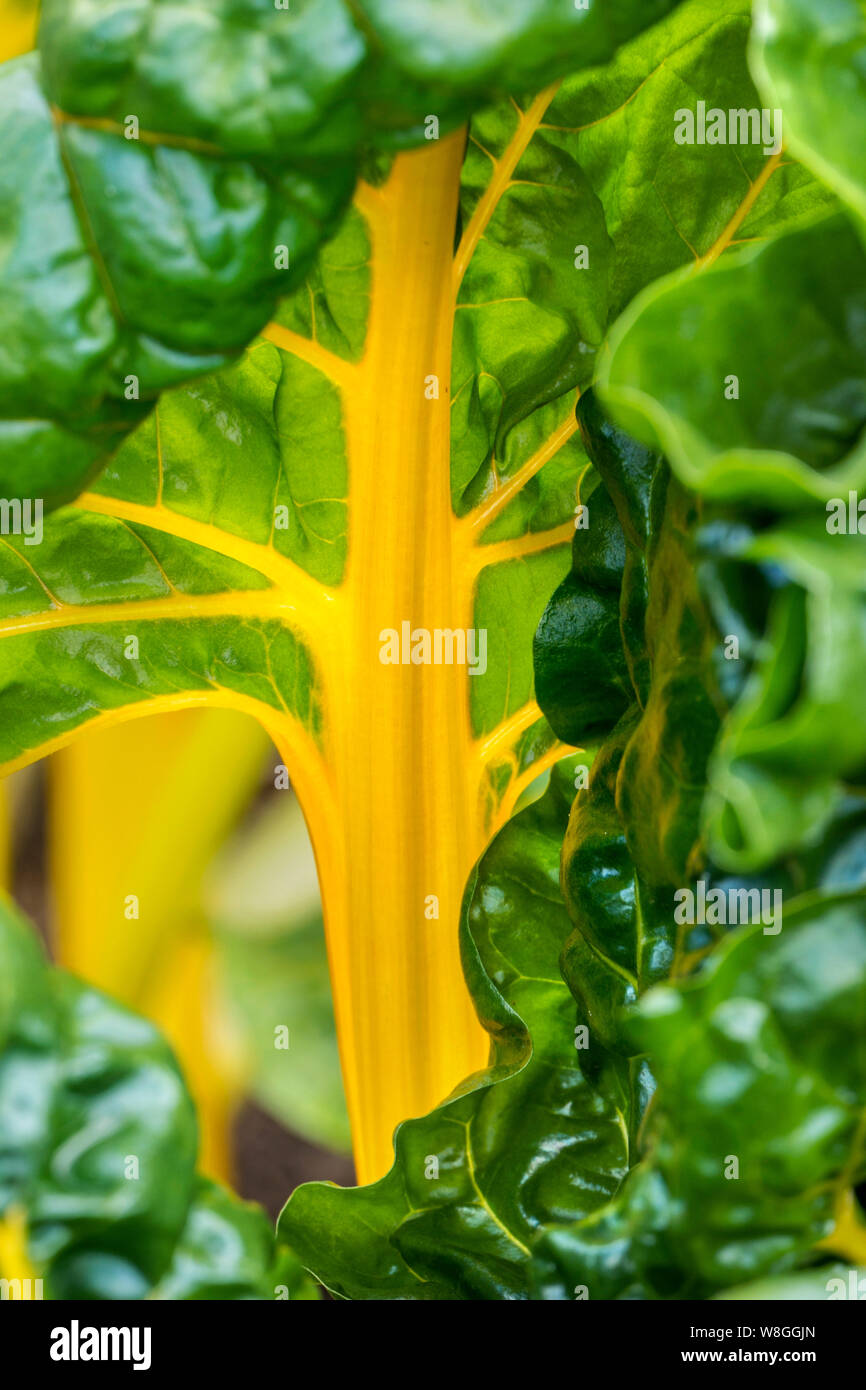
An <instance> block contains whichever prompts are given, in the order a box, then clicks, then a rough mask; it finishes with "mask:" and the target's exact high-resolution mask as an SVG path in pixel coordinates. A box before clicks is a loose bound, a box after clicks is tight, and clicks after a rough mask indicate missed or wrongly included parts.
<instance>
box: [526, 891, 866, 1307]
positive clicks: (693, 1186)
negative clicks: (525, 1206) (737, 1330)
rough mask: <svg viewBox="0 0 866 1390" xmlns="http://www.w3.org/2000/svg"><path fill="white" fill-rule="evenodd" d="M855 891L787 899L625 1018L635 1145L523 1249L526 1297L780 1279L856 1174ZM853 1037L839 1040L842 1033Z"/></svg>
mask: <svg viewBox="0 0 866 1390" xmlns="http://www.w3.org/2000/svg"><path fill="white" fill-rule="evenodd" d="M864 1003H866V900H864V897H863V895H862V894H861V895H858V896H854V897H845V896H840V897H838V898H836V899H830V900H828V901H826V902H823V903H821V904H818V905H815V904H810V903H808V902H807V901H805V900H804V901H802V903H801V904H797V903H796V902H795V903H793V904H791V906H790V907H789V908H788V909H786V913H785V927H784V931H783V932H781V934H778V935H771V936H767V935H765V934H764V929H763V928H762V927H761V926H760V925H758V926H755V927H749V928H746V929H744V930H743V931H740V932H738V933H737V934H736V935H735V936H733V937H731V938H729V940H728V941H727V942H726V943H724V944H723V945H722V946H721V947H720V948H719V949H718V950H717V951H716V952H715V953H714V956H713V959H712V964H711V966H709V967H708V968H705V970H704V971H703V972H702V974H701V975H700V976H699V977H698V978H697V979H695V980H692V981H689V982H688V983H686V984H682V985H678V986H673V985H665V986H659V987H658V988H657V989H655V990H653V991H651V992H650V993H649V994H648V995H647V996H646V998H645V999H644V1001H643V1003H642V1004H641V1005H640V1006H639V1008H638V1009H637V1011H636V1013H634V1014H633V1016H632V1019H631V1022H630V1027H631V1029H632V1030H633V1033H634V1036H635V1041H636V1045H637V1046H638V1047H640V1048H642V1049H645V1050H646V1051H648V1052H650V1053H651V1054H652V1058H653V1065H654V1068H655V1070H656V1073H657V1077H658V1091H657V1093H656V1096H655V1098H654V1101H653V1104H652V1107H651V1110H650V1113H649V1117H648V1122H647V1126H646V1131H645V1140H644V1143H645V1157H644V1158H643V1160H642V1162H641V1163H639V1164H638V1165H637V1166H636V1167H635V1168H634V1169H633V1170H632V1172H631V1173H630V1174H629V1177H628V1178H627V1179H626V1182H625V1183H624V1184H623V1187H622V1190H621V1192H620V1193H619V1194H618V1195H617V1197H616V1198H615V1199H614V1201H613V1202H612V1203H611V1204H610V1205H609V1206H608V1207H606V1208H603V1209H602V1210H601V1211H599V1212H597V1213H596V1214H594V1215H593V1216H591V1217H589V1218H587V1219H586V1220H585V1221H583V1222H580V1223H577V1224H575V1225H574V1226H572V1227H571V1228H570V1229H569V1228H564V1227H563V1228H559V1229H557V1230H550V1231H549V1232H547V1233H545V1235H544V1236H543V1237H542V1238H541V1239H540V1240H539V1242H538V1245H537V1265H536V1269H535V1277H536V1280H537V1284H536V1288H537V1293H538V1296H539V1297H541V1298H547V1299H561V1298H573V1297H574V1296H575V1292H574V1291H575V1288H576V1287H577V1286H580V1287H581V1288H582V1289H583V1290H584V1292H583V1293H582V1294H581V1295H580V1296H583V1297H587V1296H588V1297H590V1298H593V1299H596V1298H705V1297H707V1296H708V1295H710V1294H711V1293H713V1292H714V1291H717V1290H719V1289H723V1288H726V1287H729V1286H731V1285H736V1284H740V1283H742V1282H743V1281H746V1280H751V1279H761V1278H763V1277H766V1276H769V1275H777V1274H782V1273H784V1272H785V1271H787V1270H791V1269H792V1268H794V1267H795V1265H796V1264H797V1262H798V1261H802V1260H803V1259H804V1258H808V1256H809V1252H810V1250H812V1248H813V1247H814V1245H815V1244H816V1242H817V1241H819V1240H820V1239H821V1238H822V1237H823V1236H826V1235H827V1234H828V1232H829V1231H830V1230H831V1228H832V1226H833V1224H834V1214H835V1210H836V1204H837V1201H838V1197H839V1189H840V1186H844V1184H845V1183H846V1182H852V1181H853V1182H857V1181H858V1180H860V1179H862V1177H863V1175H864V1173H866V1144H864V1128H863V1123H862V1115H863V1107H864V1104H866V1051H864V1048H863V1045H862V1026H861V1023H860V1021H859V1020H862V1016H863V1008H864ZM855 1039H856V1042H855V1044H854V1045H853V1046H852V1040H855Z"/></svg>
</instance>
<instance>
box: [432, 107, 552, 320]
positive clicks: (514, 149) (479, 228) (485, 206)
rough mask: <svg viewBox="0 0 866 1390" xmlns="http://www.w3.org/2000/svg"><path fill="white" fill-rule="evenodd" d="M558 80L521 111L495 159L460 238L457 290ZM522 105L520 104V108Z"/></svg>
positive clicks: (455, 278)
mask: <svg viewBox="0 0 866 1390" xmlns="http://www.w3.org/2000/svg"><path fill="white" fill-rule="evenodd" d="M559 85H560V84H559V83H558V82H555V83H553V85H552V86H550V87H547V88H545V90H544V91H543V92H539V94H538V96H537V97H536V98H535V100H534V101H533V102H532V104H531V106H530V107H529V108H528V110H527V111H526V112H521V113H520V119H519V120H518V123H517V130H516V131H515V133H514V135H513V136H512V138H511V141H510V142H509V144H508V146H507V148H506V149H505V151H504V153H503V154H502V155H501V157H500V158H499V159H497V160H495V161H494V166H493V175H492V177H491V179H490V182H489V184H488V185H487V187H486V189H485V190H484V193H483V194H482V196H481V198H480V199H479V202H478V206H477V207H476V209H475V211H474V212H473V214H472V216H471V218H470V219H469V222H468V224H467V226H466V230H465V231H464V233H463V236H462V237H461V238H460V245H459V246H458V248H457V254H456V256H455V257H454V294H455V297H456V295H457V291H458V290H459V288H460V285H461V282H462V280H463V276H464V275H465V274H466V267H467V266H468V265H469V262H470V261H471V260H472V257H473V255H474V254H475V248H476V247H477V245H478V243H479V241H480V240H481V238H482V237H483V235H484V233H485V231H486V229H487V227H488V225H489V223H490V219H491V218H492V216H493V214H494V212H495V211H496V208H497V206H498V204H499V200H500V198H501V197H502V195H503V193H504V192H505V191H506V189H507V188H508V185H509V184H510V182H511V176H512V174H513V173H514V171H515V169H516V168H517V166H518V164H519V163H520V160H521V159H522V158H523V155H524V153H525V152H526V148H527V146H528V144H529V142H530V140H531V139H532V137H533V135H534V134H535V132H536V131H537V129H538V127H539V125H540V123H541V119H542V117H543V116H544V113H545V111H546V110H547V109H548V107H549V106H550V103H551V102H552V101H553V98H554V97H555V95H556V93H557V91H558V90H559ZM518 109H519V108H518Z"/></svg>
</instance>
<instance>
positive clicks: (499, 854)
mask: <svg viewBox="0 0 866 1390" xmlns="http://www.w3.org/2000/svg"><path fill="white" fill-rule="evenodd" d="M571 772H572V764H571V761H570V760H569V761H566V762H563V763H561V764H559V765H558V766H557V767H556V769H555V770H554V773H553V775H552V778H551V788H550V790H549V791H548V792H547V793H546V795H545V796H544V797H543V798H542V800H540V801H538V802H536V803H534V805H532V806H531V807H530V808H529V809H528V810H525V811H523V812H521V813H520V814H519V815H517V816H516V817H515V818H514V819H513V820H512V821H511V822H510V824H509V825H508V826H506V827H505V829H503V830H501V831H500V833H499V835H498V836H497V838H496V839H495V840H494V842H493V844H492V845H491V846H490V848H489V849H488V851H487V853H486V854H485V855H484V856H483V858H482V860H481V862H480V863H479V865H478V867H477V869H476V871H475V873H474V874H473V876H472V878H471V880H470V883H469V887H468V889H467V893H466V899H465V903H464V909H463V917H462V922H461V934H462V951H463V959H464V964H465V969H466V973H467V979H468V981H469V984H470V987H471V989H472V992H473V996H474V998H475V1002H476V1007H477V1008H478V1011H479V1017H480V1018H481V1020H482V1022H483V1023H484V1026H485V1028H486V1029H487V1031H488V1033H489V1034H490V1036H491V1039H492V1051H491V1060H490V1066H489V1068H488V1070H487V1071H484V1072H481V1073H479V1074H478V1075H476V1076H474V1077H470V1078H469V1079H468V1081H466V1082H465V1083H464V1084H463V1086H461V1087H460V1088H459V1089H458V1090H457V1091H456V1092H455V1093H454V1095H453V1096H452V1097H450V1098H449V1099H448V1100H446V1101H445V1102H444V1103H443V1104H442V1105H441V1106H440V1107H439V1108H438V1109H436V1110H434V1111H433V1112H432V1113H431V1114H429V1115H427V1116H426V1117H425V1118H424V1119H420V1120H408V1121H407V1122H406V1123H405V1124H403V1125H401V1126H400V1128H399V1130H398V1131H397V1136H396V1148H397V1160H396V1163H395V1165H394V1167H393V1168H392V1169H391V1171H390V1173H389V1174H388V1175H387V1177H385V1178H383V1179H382V1180H381V1181H380V1182H378V1183H375V1184H373V1185H372V1186H370V1187H365V1188H356V1189H350V1190H342V1189H340V1188H335V1187H331V1186H328V1185H325V1184H308V1185H306V1186H303V1187H300V1188H298V1189H297V1190H296V1191H295V1193H294V1194H293V1196H292V1197H291V1198H290V1200H289V1202H288V1204H287V1206H286V1208H285V1210H284V1212H283V1214H282V1216H281V1218H280V1231H281V1233H282V1234H283V1235H284V1236H285V1238H286V1239H287V1240H288V1241H289V1243H290V1244H291V1245H292V1247H293V1248H294V1249H295V1251H296V1252H297V1254H298V1255H299V1257H300V1258H301V1260H302V1261H303V1263H304V1264H305V1265H307V1267H308V1268H310V1269H312V1270H314V1271H315V1273H316V1276H317V1278H319V1279H320V1280H321V1281H322V1282H323V1283H324V1284H326V1286H327V1287H328V1288H330V1289H331V1290H332V1291H333V1292H335V1293H337V1294H339V1295H340V1296H341V1297H344V1298H362V1299H363V1298H376V1299H382V1298H387V1299H403V1298H410V1299H449V1298H461V1299H464V1298H465V1299H500V1298H504V1299H512V1298H525V1297H526V1296H527V1275H528V1265H529V1242H530V1241H531V1240H532V1237H533V1233H534V1231H535V1230H536V1228H537V1227H538V1225H539V1223H543V1222H545V1221H548V1220H551V1219H553V1220H563V1219H565V1216H566V1213H567V1212H569V1211H585V1212H588V1211H591V1210H593V1209H594V1208H595V1207H596V1206H597V1205H598V1204H599V1203H600V1202H602V1201H603V1200H604V1198H605V1195H606V1194H610V1193H611V1192H612V1191H613V1190H614V1189H615V1188H616V1186H617V1184H618V1182H619V1179H620V1178H621V1176H622V1174H623V1172H624V1169H625V1165H626V1163H627V1144H626V1141H625V1139H624V1135H623V1132H622V1128H621V1121H620V1117H619V1116H618V1115H617V1113H616V1111H615V1110H614V1109H613V1108H612V1106H610V1105H609V1104H608V1103H606V1102H605V1101H604V1100H603V1099H602V1098H601V1097H600V1096H597V1095H595V1094H594V1093H593V1091H592V1089H591V1088H590V1086H589V1085H588V1083H587V1082H586V1081H585V1080H584V1078H583V1076H582V1074H581V1071H580V1068H579V1065H578V1056H579V1054H578V1053H577V1052H576V1051H575V1047H576V1042H575V1033H576V1026H575V1025H576V1022H577V1020H578V1015H577V1014H576V1011H575V1007H574V1002H573V1000H572V998H571V996H570V994H569V992H568V990H567V989H566V987H565V986H564V984H563V983H562V980H561V979H560V977H559V971H558V967H557V957H558V954H559V951H560V948H561V945H562V941H563V936H564V934H565V932H566V931H567V930H568V926H569V923H568V917H567V915H566V913H565V910H564V908H563V905H562V900H561V898H560V895H559V890H558V872H559V845H560V841H561V838H562V831H563V828H564V823H565V818H566V815H567V810H568V800H569V793H570V786H571Z"/></svg>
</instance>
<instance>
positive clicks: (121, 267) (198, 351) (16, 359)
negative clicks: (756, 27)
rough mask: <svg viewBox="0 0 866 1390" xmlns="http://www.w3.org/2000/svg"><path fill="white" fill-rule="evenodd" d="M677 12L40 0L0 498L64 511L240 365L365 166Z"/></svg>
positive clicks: (490, 0) (2, 307) (12, 137)
mask: <svg viewBox="0 0 866 1390" xmlns="http://www.w3.org/2000/svg"><path fill="white" fill-rule="evenodd" d="M673 3H674V0H652V2H651V3H649V4H648V3H646V0H644V3H642V4H641V3H638V0H617V3H616V4H608V5H605V6H595V5H593V6H592V7H590V8H589V9H587V10H580V9H575V8H573V7H571V6H567V5H563V4H562V3H560V0H534V3H532V4H530V5H527V4H525V3H520V4H516V3H510V4H508V5H507V6H505V7H503V6H502V5H501V4H500V3H498V0H484V3H483V4H481V5H477V6H475V7H474V10H473V14H472V21H473V22H472V23H471V24H470V23H467V14H466V10H465V7H464V6H462V5H461V6H459V7H458V6H453V5H449V6H448V7H447V12H443V9H442V6H441V5H439V6H438V7H437V8H436V12H435V14H433V13H432V12H431V10H430V8H429V6H427V5H419V4H412V5H409V6H407V5H406V4H405V0H401V2H400V3H394V0H373V2H371V3H369V4H364V5H361V4H356V3H352V4H349V3H348V0H293V3H292V5H291V6H290V7H288V6H287V7H285V8H283V7H275V6H274V5H273V4H272V3H271V0H218V2H217V3H212V4H210V5H207V6H203V5H201V4H200V3H199V2H198V0H179V3H176V4H173V5H164V4H159V3H158V2H157V0H135V2H134V3H133V0H128V3H123V4H121V5H118V4H117V0H44V2H43V4H42V10H41V23H40V30H39V52H38V53H37V54H28V55H26V56H25V57H22V58H19V59H15V60H12V61H10V62H8V63H6V64H4V65H3V68H2V71H0V129H2V131H3V132H4V135H3V143H4V149H5V151H6V153H5V157H4V161H3V171H2V174H0V195H2V203H3V207H4V214H3V229H4V234H3V245H4V255H3V262H2V267H0V327H2V333H0V339H2V342H3V344H4V347H3V348H0V493H2V494H3V495H4V496H7V497H9V496H13V497H19V498H20V497H24V496H26V497H30V498H35V497H39V498H40V499H42V500H43V501H44V502H45V503H46V504H47V505H48V506H56V505H58V504H60V503H62V502H64V501H68V500H70V499H71V498H72V497H74V496H75V495H76V494H77V493H79V492H80V491H81V490H82V488H83V487H84V486H85V485H86V483H87V482H88V481H89V480H90V479H91V478H92V477H93V476H94V475H95V474H96V473H97V472H98V471H99V469H100V468H101V467H102V466H103V465H104V464H105V462H106V461H107V459H108V458H109V457H110V456H111V455H112V453H113V452H114V451H115V450H116V448H117V447H118V445H119V444H120V442H121V440H122V438H123V437H124V435H125V434H127V433H128V432H129V431H130V430H131V429H133V428H134V426H135V425H136V424H137V423H138V422H139V421H140V420H141V418H142V417H143V415H144V414H146V413H147V411H148V410H149V409H150V407H151V406H152V404H153V402H154V400H155V399H156V396H157V395H158V393H159V392H160V391H162V390H164V389H166V388H167V387H169V386H172V385H176V384H179V383H181V382H183V381H185V380H189V379H191V378H193V377H196V376H199V375H201V374H203V373H205V372H207V371H211V370H214V369H215V368H217V367H219V366H220V365H222V364H225V363H227V362H228V361H230V360H231V359H232V358H233V357H234V356H236V355H237V353H238V352H239V351H240V350H241V349H242V348H243V346H244V345H245V344H246V343H247V342H249V341H250V339H251V338H252V337H253V336H254V335H255V334H256V333H257V332H258V331H259V329H260V328H261V327H262V326H263V325H264V323H265V322H266V321H267V320H268V318H269V317H271V315H272V313H273V310H274V308H275V305H276V302H277V300H278V298H279V297H280V296H282V295H285V294H286V293H289V292H290V291H292V290H293V289H294V288H296V287H297V286H298V285H299V284H301V283H303V280H304V277H305V276H306V274H307V272H308V271H309V270H310V268H311V266H312V264H313V261H314V259H315V256H316V254H317V252H318V250H319V248H320V247H321V246H322V244H323V243H324V242H325V241H326V240H327V239H328V238H329V237H330V236H331V235H332V234H333V233H334V231H335V230H336V228H337V225H338V222H339V219H340V217H341V216H342V214H343V213H344V211H345V209H346V207H347V204H348V202H349V199H350V197H351V193H352V189H353V187H354V184H355V181H356V178H357V174H358V171H359V168H360V166H361V162H362V159H363V158H365V157H368V156H369V155H370V154H375V152H376V151H377V150H381V149H385V150H387V149H393V148H395V147H396V148H399V147H401V146H404V145H407V144H418V143H419V142H421V141H423V140H424V139H425V138H426V139H430V138H433V137H434V136H435V138H438V136H439V133H440V124H441V130H442V133H443V134H444V133H445V132H447V131H448V130H451V129H453V128H454V127H455V126H457V125H458V124H459V123H460V122H461V121H463V120H465V119H466V118H467V117H468V115H469V114H470V113H471V111H472V109H473V108H474V107H475V106H477V105H479V104H482V103H483V102H484V101H488V100H489V99H490V98H491V96H493V95H495V94H498V93H502V92H505V91H511V90H523V89H524V88H526V87H527V86H531V85H532V84H533V83H539V82H541V81H550V80H551V79H552V78H555V77H557V76H559V75H560V74H561V73H562V72H564V71H566V70H568V69H569V68H570V67H571V68H573V67H576V66H579V65H581V64H592V63H599V62H603V61H604V60H606V59H608V58H610V57H611V55H612V54H613V52H614V51H615V49H616V47H617V46H618V45H619V44H621V43H623V42H624V41H625V40H627V39H628V38H629V37H630V36H631V35H632V34H633V33H635V32H638V31H639V30H640V29H642V28H643V27H644V26H645V25H646V24H648V23H649V24H651V23H653V22H654V21H655V20H657V19H658V18H660V17H661V16H662V15H664V14H665V13H666V12H667V11H668V10H669V9H670V8H671V7H672V4H673ZM458 11H459V23H455V22H454V20H455V15H457V14H458ZM431 120H432V121H433V122H434V123H435V130H434V129H433V128H432V127H431V125H430V122H431Z"/></svg>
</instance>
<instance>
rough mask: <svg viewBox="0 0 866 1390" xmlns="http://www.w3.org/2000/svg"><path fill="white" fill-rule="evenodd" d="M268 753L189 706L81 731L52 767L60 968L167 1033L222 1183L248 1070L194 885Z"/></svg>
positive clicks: (222, 715) (255, 732) (246, 724)
mask: <svg viewBox="0 0 866 1390" xmlns="http://www.w3.org/2000/svg"><path fill="white" fill-rule="evenodd" d="M267 748H268V741H267V737H266V735H265V734H264V733H263V732H262V730H261V728H260V726H259V725H258V724H256V723H255V722H254V721H252V720H250V719H247V718H245V717H244V716H243V715H241V714H237V713H235V712H234V711H231V710H190V711H185V712H182V713H177V714H165V715H157V716H154V717H151V718H144V719H138V720H133V721H132V722H130V723H126V724H120V725H116V726H114V727H111V728H104V729H100V730H98V731H96V732H86V733H84V734H83V735H82V736H81V737H80V738H79V739H77V740H76V741H75V742H74V743H72V744H71V745H70V746H69V747H68V748H65V749H63V750H62V751H61V752H59V753H56V754H54V755H53V757H52V758H51V759H50V761H49V763H48V770H49V794H50V818H49V853H50V876H51V888H52V899H53V923H54V947H55V954H56V957H57V960H58V963H59V964H61V965H63V966H65V967H66V968H67V969H68V970H71V971H73V972H74V973H75V974H77V975H80V976H82V977H83V978H84V979H86V980H88V981H90V982H91V983H92V984H95V985H98V986H99V987H100V988H101V989H105V990H106V991H107V992H108V993H109V994H111V995H113V996H114V997H115V998H117V999H120V1000H122V1001H123V1002H124V1003H126V1004H129V1005H130V1006H132V1007H133V1008H135V1009H137V1010H139V1011H140V1012H141V1013H144V1014H145V1015H147V1017H148V1018H150V1019H152V1020H153V1022H154V1023H156V1024H157V1025H158V1026H159V1027H160V1028H162V1029H163V1030H164V1032H165V1033H166V1035H167V1037H168V1038H169V1040H170V1042H171V1043H172V1045H173V1047H174V1049H175V1051H176V1053H177V1055H178V1058H179V1060H180V1063H181V1066H182V1067H183V1069H184V1072H185V1074H186V1077H187V1080H188V1082H189V1085H190V1090H191V1091H192V1094H193V1096H194V1098H195V1100H196V1104H197V1106H198V1110H199V1122H200V1127H201V1134H202V1166H203V1168H204V1169H205V1171H207V1172H209V1173H210V1174H211V1175H213V1176H216V1177H221V1178H224V1179H225V1178H228V1177H229V1176H230V1173H231V1161H230V1146H229V1128H230V1120H231V1115H232V1112H233V1109H234V1107H235V1104H236V1101H237V1099H238V1096H239V1092H240V1088H241V1086H242V1083H243V1079H244V1068H243V1061H242V1059H241V1058H239V1057H238V1049H237V1047H236V1046H235V1045H234V1044H233V1042H232V1041H231V1040H229V1039H227V1038H226V1036H225V1024H224V1023H223V1021H222V1018H221V1015H220V1012H219V1010H218V1008H217V1000H216V996H215V984H214V980H213V971H212V957H211V951H210V947H209V944H208V940H207V935H206V933H205V931H204V926H203V923H202V921H201V910H200V905H199V904H200V886H201V879H202V876H203V874H204V872H205V870H206V869H207V867H208V865H209V864H210V862H211V860H212V858H213V855H214V853H215V852H216V850H217V849H218V848H219V846H220V844H221V843H222V841H223V840H224V839H225V837H226V835H227V834H228V833H229V831H230V830H231V829H232V828H233V826H234V825H235V823H236V821H237V819H238V817H239V816H240V814H241V812H242V810H243V808H244V807H245V806H246V805H248V803H249V801H250V799H251V797H252V795H253V792H254V790H255V787H256V783H257V781H258V778H259V776H260V773H261V769H262V766H263V762H264V759H265V756H266V752H267ZM136 913H137V914H138V915H137V916H136V915H135V914H136Z"/></svg>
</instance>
